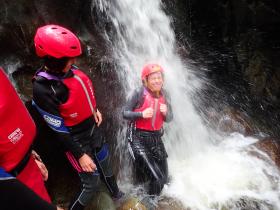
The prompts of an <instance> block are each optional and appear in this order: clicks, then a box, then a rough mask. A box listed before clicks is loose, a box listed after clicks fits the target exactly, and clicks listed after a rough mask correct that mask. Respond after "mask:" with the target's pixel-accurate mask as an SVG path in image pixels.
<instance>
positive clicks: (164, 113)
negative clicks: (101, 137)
mask: <svg viewBox="0 0 280 210" xmlns="http://www.w3.org/2000/svg"><path fill="white" fill-rule="evenodd" d="M141 79H142V82H143V86H142V87H141V88H139V89H137V90H135V91H134V93H133V94H132V96H131V97H130V98H129V99H128V101H127V103H126V105H125V107H124V111H123V117H124V118H125V119H127V120H130V122H131V123H130V126H129V129H128V141H129V151H130V153H131V155H132V157H133V160H134V167H135V177H136V181H137V182H140V183H144V182H148V186H149V187H148V189H147V191H148V193H149V194H150V195H159V194H160V192H161V191H162V188H163V186H164V184H166V183H167V180H168V165H167V153H166V150H165V147H164V144H163V142H162V140H161V137H162V135H163V123H164V122H170V121H171V120H172V118H173V114H172V109H171V105H170V100H169V97H168V95H167V93H166V92H165V91H164V90H163V88H162V87H163V83H164V78H163V68H162V67H161V66H160V65H158V64H147V65H146V66H144V68H143V70H142V75H141Z"/></svg>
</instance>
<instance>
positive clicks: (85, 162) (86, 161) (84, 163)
mask: <svg viewBox="0 0 280 210" xmlns="http://www.w3.org/2000/svg"><path fill="white" fill-rule="evenodd" d="M79 164H80V166H81V167H82V169H83V171H85V172H94V171H95V169H96V165H95V164H94V162H93V160H92V159H91V157H90V156H88V155H87V154H83V156H82V157H80V159H79Z"/></svg>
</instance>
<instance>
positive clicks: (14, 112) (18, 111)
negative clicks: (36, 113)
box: [0, 68, 50, 202]
mask: <svg viewBox="0 0 280 210" xmlns="http://www.w3.org/2000/svg"><path fill="white" fill-rule="evenodd" d="M0 84H1V87H2V90H3V91H1V94H0V118H1V123H0V125H1V126H0V127H1V130H0V139H1V140H0V167H1V168H3V170H5V171H7V172H9V173H10V174H12V175H13V176H15V177H16V178H17V179H18V180H19V181H21V182H22V183H23V184H25V185H26V186H28V187H29V188H30V189H32V190H33V191H34V192H35V193H37V194H38V195H39V196H40V197H41V198H43V199H44V200H46V201H47V202H50V197H49V194H48V192H47V190H46V188H45V185H44V179H45V180H46V179H47V171H46V168H45V166H44V164H43V163H41V162H40V161H39V162H38V161H37V162H36V159H35V158H34V157H35V156H33V155H32V144H33V141H34V139H35V136H36V127H35V123H34V122H33V120H32V118H31V116H30V114H29V112H28V111H27V109H26V107H25V105H24V104H23V102H22V101H21V99H20V98H19V96H18V95H17V92H16V90H15V88H14V87H13V85H12V84H11V82H10V80H9V79H8V77H7V76H6V74H5V72H4V70H3V69H2V68H0ZM33 153H34V152H33ZM34 154H35V153H34ZM36 156H37V154H36ZM37 157H38V156H37ZM38 166H40V167H41V168H42V169H43V170H45V171H46V172H45V173H44V175H45V178H44V177H43V176H42V173H41V170H40V168H39V167H38Z"/></svg>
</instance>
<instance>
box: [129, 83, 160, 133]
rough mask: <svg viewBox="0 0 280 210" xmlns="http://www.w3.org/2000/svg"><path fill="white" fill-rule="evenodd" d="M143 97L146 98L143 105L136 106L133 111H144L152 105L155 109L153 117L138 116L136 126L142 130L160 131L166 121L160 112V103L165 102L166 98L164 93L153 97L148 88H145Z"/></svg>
mask: <svg viewBox="0 0 280 210" xmlns="http://www.w3.org/2000/svg"><path fill="white" fill-rule="evenodd" d="M143 98H144V100H143V104H142V106H141V107H139V108H136V109H135V110H133V111H135V112H142V111H144V110H145V109H147V108H149V107H151V108H153V110H154V114H153V117H152V118H148V119H144V118H138V119H137V120H135V127H136V128H138V129H142V130H148V131H158V130H160V129H161V128H162V125H163V121H164V116H163V115H162V113H161V112H160V104H165V98H164V96H163V95H161V96H160V97H159V98H155V97H153V96H152V95H151V93H150V92H149V91H148V90H147V89H146V88H144V91H143Z"/></svg>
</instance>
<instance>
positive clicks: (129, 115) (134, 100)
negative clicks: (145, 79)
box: [123, 90, 143, 120]
mask: <svg viewBox="0 0 280 210" xmlns="http://www.w3.org/2000/svg"><path fill="white" fill-rule="evenodd" d="M141 97H142V95H141V90H140V91H139V90H135V91H134V92H133V94H132V95H131V96H130V97H129V99H128V100H127V103H126V105H125V106H124V109H123V118H124V119H126V120H135V119H137V118H141V117H143V114H142V112H134V111H133V110H134V109H135V108H136V107H137V105H138V104H139V101H140V100H141Z"/></svg>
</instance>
